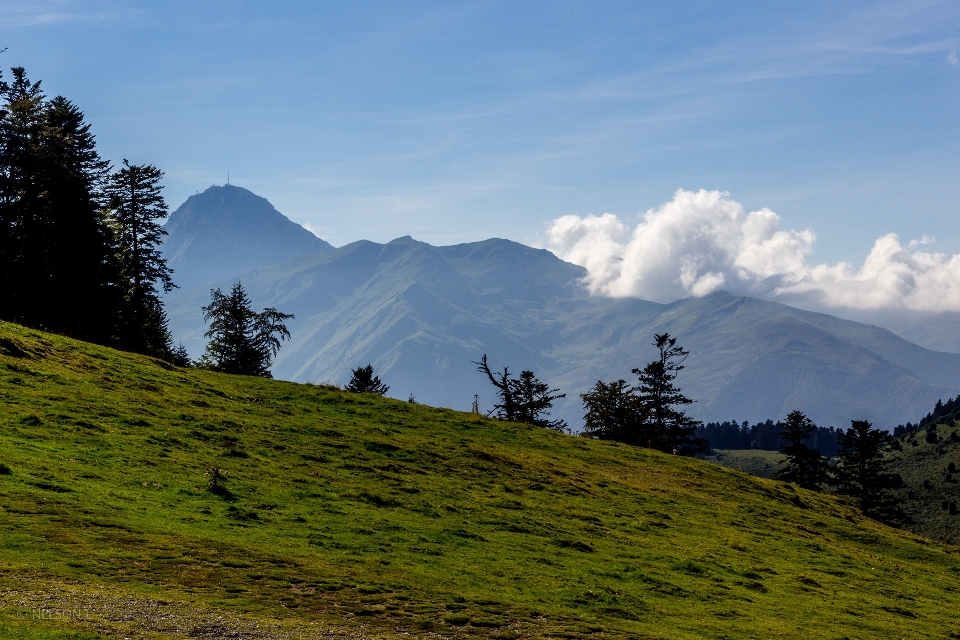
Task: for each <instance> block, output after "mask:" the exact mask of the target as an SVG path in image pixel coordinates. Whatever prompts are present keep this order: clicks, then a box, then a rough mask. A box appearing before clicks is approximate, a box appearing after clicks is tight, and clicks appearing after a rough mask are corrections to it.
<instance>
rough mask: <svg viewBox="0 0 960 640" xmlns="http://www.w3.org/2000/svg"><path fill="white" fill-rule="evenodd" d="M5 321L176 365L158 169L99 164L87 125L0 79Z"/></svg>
mask: <svg viewBox="0 0 960 640" xmlns="http://www.w3.org/2000/svg"><path fill="white" fill-rule="evenodd" d="M0 101H2V105H0V287H2V291H0V318H2V319H4V320H9V321H12V322H18V323H20V324H24V325H26V326H31V327H35V328H39V329H46V330H50V331H54V332H57V333H63V334H67V335H71V336H74V337H77V338H80V339H83V340H88V341H91V342H97V343H100V344H105V345H110V346H115V347H119V348H121V349H125V350H129V351H136V352H140V353H145V354H149V355H155V356H160V357H165V358H168V359H169V358H171V357H172V354H173V349H172V344H171V339H170V334H169V330H168V328H167V320H166V316H165V314H164V311H163V305H162V304H161V302H160V299H159V291H160V289H162V290H164V291H169V290H171V289H172V288H173V287H174V286H175V285H174V284H173V281H172V280H171V277H170V275H171V270H170V269H169V268H167V266H166V263H165V262H164V261H163V260H162V259H161V258H160V254H159V250H158V247H159V244H160V242H161V241H162V237H163V235H164V231H163V230H162V228H161V227H160V225H159V224H158V223H157V220H159V219H161V218H163V217H165V216H166V211H167V207H166V204H165V203H164V201H163V198H162V196H161V195H160V180H161V178H162V176H163V174H162V172H160V171H159V170H158V169H157V168H156V167H154V166H152V165H149V164H146V165H138V164H130V163H129V162H127V161H126V160H124V162H123V166H122V167H121V168H120V169H119V170H114V168H113V167H112V166H111V165H110V163H109V162H108V161H106V160H104V159H102V158H101V157H100V155H99V154H98V152H97V149H96V142H95V138H94V135H93V134H92V133H91V131H90V125H89V124H87V123H86V121H85V119H84V114H83V112H82V111H80V109H79V108H78V107H77V106H76V105H75V104H73V103H72V102H71V101H70V100H68V99H67V98H65V97H63V96H56V97H54V98H48V97H47V96H46V94H44V92H43V90H42V89H41V86H40V82H32V81H31V80H30V79H29V78H28V77H27V75H26V71H25V70H24V69H23V68H22V67H15V68H13V69H12V79H11V81H9V82H8V81H6V80H3V79H2V76H0Z"/></svg>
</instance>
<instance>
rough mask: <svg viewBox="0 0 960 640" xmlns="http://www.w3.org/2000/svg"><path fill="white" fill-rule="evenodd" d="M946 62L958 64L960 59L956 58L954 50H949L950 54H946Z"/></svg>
mask: <svg viewBox="0 0 960 640" xmlns="http://www.w3.org/2000/svg"><path fill="white" fill-rule="evenodd" d="M947 64H952V65H953V66H957V65H958V64H960V60H957V52H956V51H951V52H950V55H948V56H947Z"/></svg>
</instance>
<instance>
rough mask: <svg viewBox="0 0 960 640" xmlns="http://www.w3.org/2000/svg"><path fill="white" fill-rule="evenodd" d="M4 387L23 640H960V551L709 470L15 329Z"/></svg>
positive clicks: (0, 581) (7, 622) (15, 600)
mask: <svg viewBox="0 0 960 640" xmlns="http://www.w3.org/2000/svg"><path fill="white" fill-rule="evenodd" d="M0 394H2V401H3V412H2V416H0V462H2V463H3V465H5V466H4V467H0V472H2V473H0V549H2V553H0V636H2V637H13V638H24V639H34V638H58V639H66V638H84V639H89V638H95V637H97V636H96V635H94V634H95V633H101V634H103V635H106V636H109V637H130V638H173V637H184V638H185V637H201V638H223V637H240V638H288V637H331V636H334V637H370V638H383V637H392V636H394V635H401V634H404V633H408V634H413V635H417V636H429V637H440V636H451V637H483V638H489V637H492V638H519V637H524V638H526V637H548V636H549V637H567V638H574V637H590V638H630V637H634V638H654V637H656V638H702V637H716V638H734V637H735V638H772V637H810V636H811V629H813V628H815V629H816V632H815V634H814V635H816V636H817V637H822V638H843V637H847V638H867V637H871V638H876V637H890V638H899V637H911V638H917V637H937V638H943V637H947V636H948V635H949V634H960V623H956V622H955V616H954V611H955V610H956V607H957V605H958V604H960V590H958V589H960V584H958V575H960V557H958V556H957V555H956V549H954V548H953V547H945V546H943V545H941V544H938V543H933V542H929V541H926V540H924V539H921V538H918V537H916V536H914V535H912V534H909V533H905V532H901V531H896V530H892V529H889V528H886V527H884V526H882V525H879V524H876V523H874V522H871V521H868V520H864V519H862V518H861V517H859V516H858V515H857V513H856V511H854V510H853V509H851V508H850V507H848V506H847V505H845V504H844V503H842V502H840V501H839V500H838V499H836V498H834V497H832V496H829V495H819V494H812V493H807V492H804V491H802V490H795V489H793V488H791V487H789V486H786V485H783V484H782V483H776V482H772V481H767V480H761V479H757V478H753V477H750V476H748V475H747V474H744V473H741V472H737V471H732V470H729V469H724V468H722V467H719V466H716V465H714V464H711V463H708V462H704V461H701V460H696V459H691V458H680V457H676V456H669V455H664V454H660V453H657V452H652V451H647V450H643V449H634V448H630V447H627V446H623V445H618V444H614V443H603V442H593V441H587V440H583V439H578V438H573V437H569V436H564V435H561V434H556V433H552V432H548V431H545V430H540V429H536V428H528V427H524V426H521V425H516V424H505V423H499V422H495V421H492V420H489V419H486V418H481V417H479V416H474V415H471V414H465V413H458V412H455V411H449V410H439V409H432V408H430V407H426V406H421V405H414V404H410V403H406V402H400V401H395V400H388V399H381V398H377V397H367V396H357V395H351V394H347V393H344V392H341V391H338V390H334V389H329V388H321V387H316V386H306V385H298V384H294V383H289V382H278V381H270V380H263V379H254V378H243V377H229V376H224V375H219V374H213V373H208V372H201V371H194V370H174V369H171V368H170V367H169V366H168V365H165V364H163V363H160V362H156V361H151V360H150V359H148V358H144V357H140V356H134V355H130V354H124V353H118V352H115V351H111V350H109V349H105V348H101V347H96V346H92V345H89V344H85V343H79V342H74V341H71V340H68V339H65V338H60V337H57V336H51V335H47V334H41V333H39V332H36V331H31V330H26V329H23V328H20V327H17V326H15V325H10V324H2V325H0ZM211 466H218V467H221V468H223V469H225V470H226V472H227V480H226V486H227V488H228V489H229V491H231V492H232V494H233V498H232V499H225V498H223V497H218V496H217V495H214V494H213V493H211V492H209V491H208V490H206V485H205V483H206V478H205V475H204V474H205V471H206V470H207V469H208V467H211ZM7 471H9V473H8V472H7ZM38 611H40V613H38ZM44 612H45V613H44ZM68 632H69V633H68ZM74 632H76V634H74ZM326 634H329V635H326ZM338 634H339V635H338ZM954 637H957V636H954Z"/></svg>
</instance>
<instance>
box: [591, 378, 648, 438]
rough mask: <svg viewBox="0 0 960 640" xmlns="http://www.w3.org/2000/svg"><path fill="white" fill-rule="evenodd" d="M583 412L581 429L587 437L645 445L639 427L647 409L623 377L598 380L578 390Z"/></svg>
mask: <svg viewBox="0 0 960 640" xmlns="http://www.w3.org/2000/svg"><path fill="white" fill-rule="evenodd" d="M580 398H581V399H582V400H583V407H584V409H586V410H587V412H586V414H584V416H583V419H584V430H583V432H582V433H581V435H583V436H584V437H587V438H596V439H599V440H616V441H617V442H624V443H627V444H633V445H646V442H644V441H642V430H643V425H644V422H645V420H646V418H647V410H646V407H644V405H643V403H642V402H640V398H638V397H637V394H636V393H635V391H634V389H633V387H631V386H630V385H628V384H627V382H626V380H617V381H616V382H610V383H605V382H603V381H600V380H597V384H596V385H594V387H593V389H591V390H590V391H587V392H586V393H582V394H580Z"/></svg>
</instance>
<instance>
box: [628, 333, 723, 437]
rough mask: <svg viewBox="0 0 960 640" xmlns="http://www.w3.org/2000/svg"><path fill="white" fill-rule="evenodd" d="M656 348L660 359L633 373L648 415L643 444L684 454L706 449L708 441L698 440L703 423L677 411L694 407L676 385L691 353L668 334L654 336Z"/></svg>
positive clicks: (642, 435)
mask: <svg viewBox="0 0 960 640" xmlns="http://www.w3.org/2000/svg"><path fill="white" fill-rule="evenodd" d="M653 345H654V346H655V347H656V348H657V350H658V351H659V352H660V353H659V357H658V358H657V359H656V360H654V361H652V362H650V363H648V364H647V366H645V367H644V368H643V369H633V373H634V374H636V375H637V376H638V377H639V380H640V385H639V387H638V392H639V393H638V396H639V398H640V402H641V403H642V404H643V406H644V407H645V408H646V410H647V411H648V416H647V418H646V420H645V422H644V425H643V426H644V428H643V430H642V432H641V435H640V439H641V444H643V445H646V446H648V447H650V448H653V449H659V450H661V451H667V452H671V451H675V452H677V453H684V454H689V453H694V452H696V451H701V450H703V449H706V448H707V443H706V441H704V440H703V439H702V438H698V437H697V436H696V431H697V427H698V426H700V424H701V423H700V422H698V421H696V420H693V419H691V418H689V417H688V416H687V415H686V413H684V412H683V411H680V410H679V409H677V407H682V406H685V405H688V404H692V403H693V400H691V399H689V398H687V397H686V396H685V395H683V394H682V393H680V389H679V387H677V386H676V385H675V384H674V380H676V378H677V374H678V373H679V372H680V371H682V370H683V368H684V367H683V362H684V360H686V359H687V356H688V355H690V354H689V352H688V351H686V350H685V349H683V348H682V347H678V346H677V339H676V338H671V337H670V334H668V333H663V334H654V342H653Z"/></svg>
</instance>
